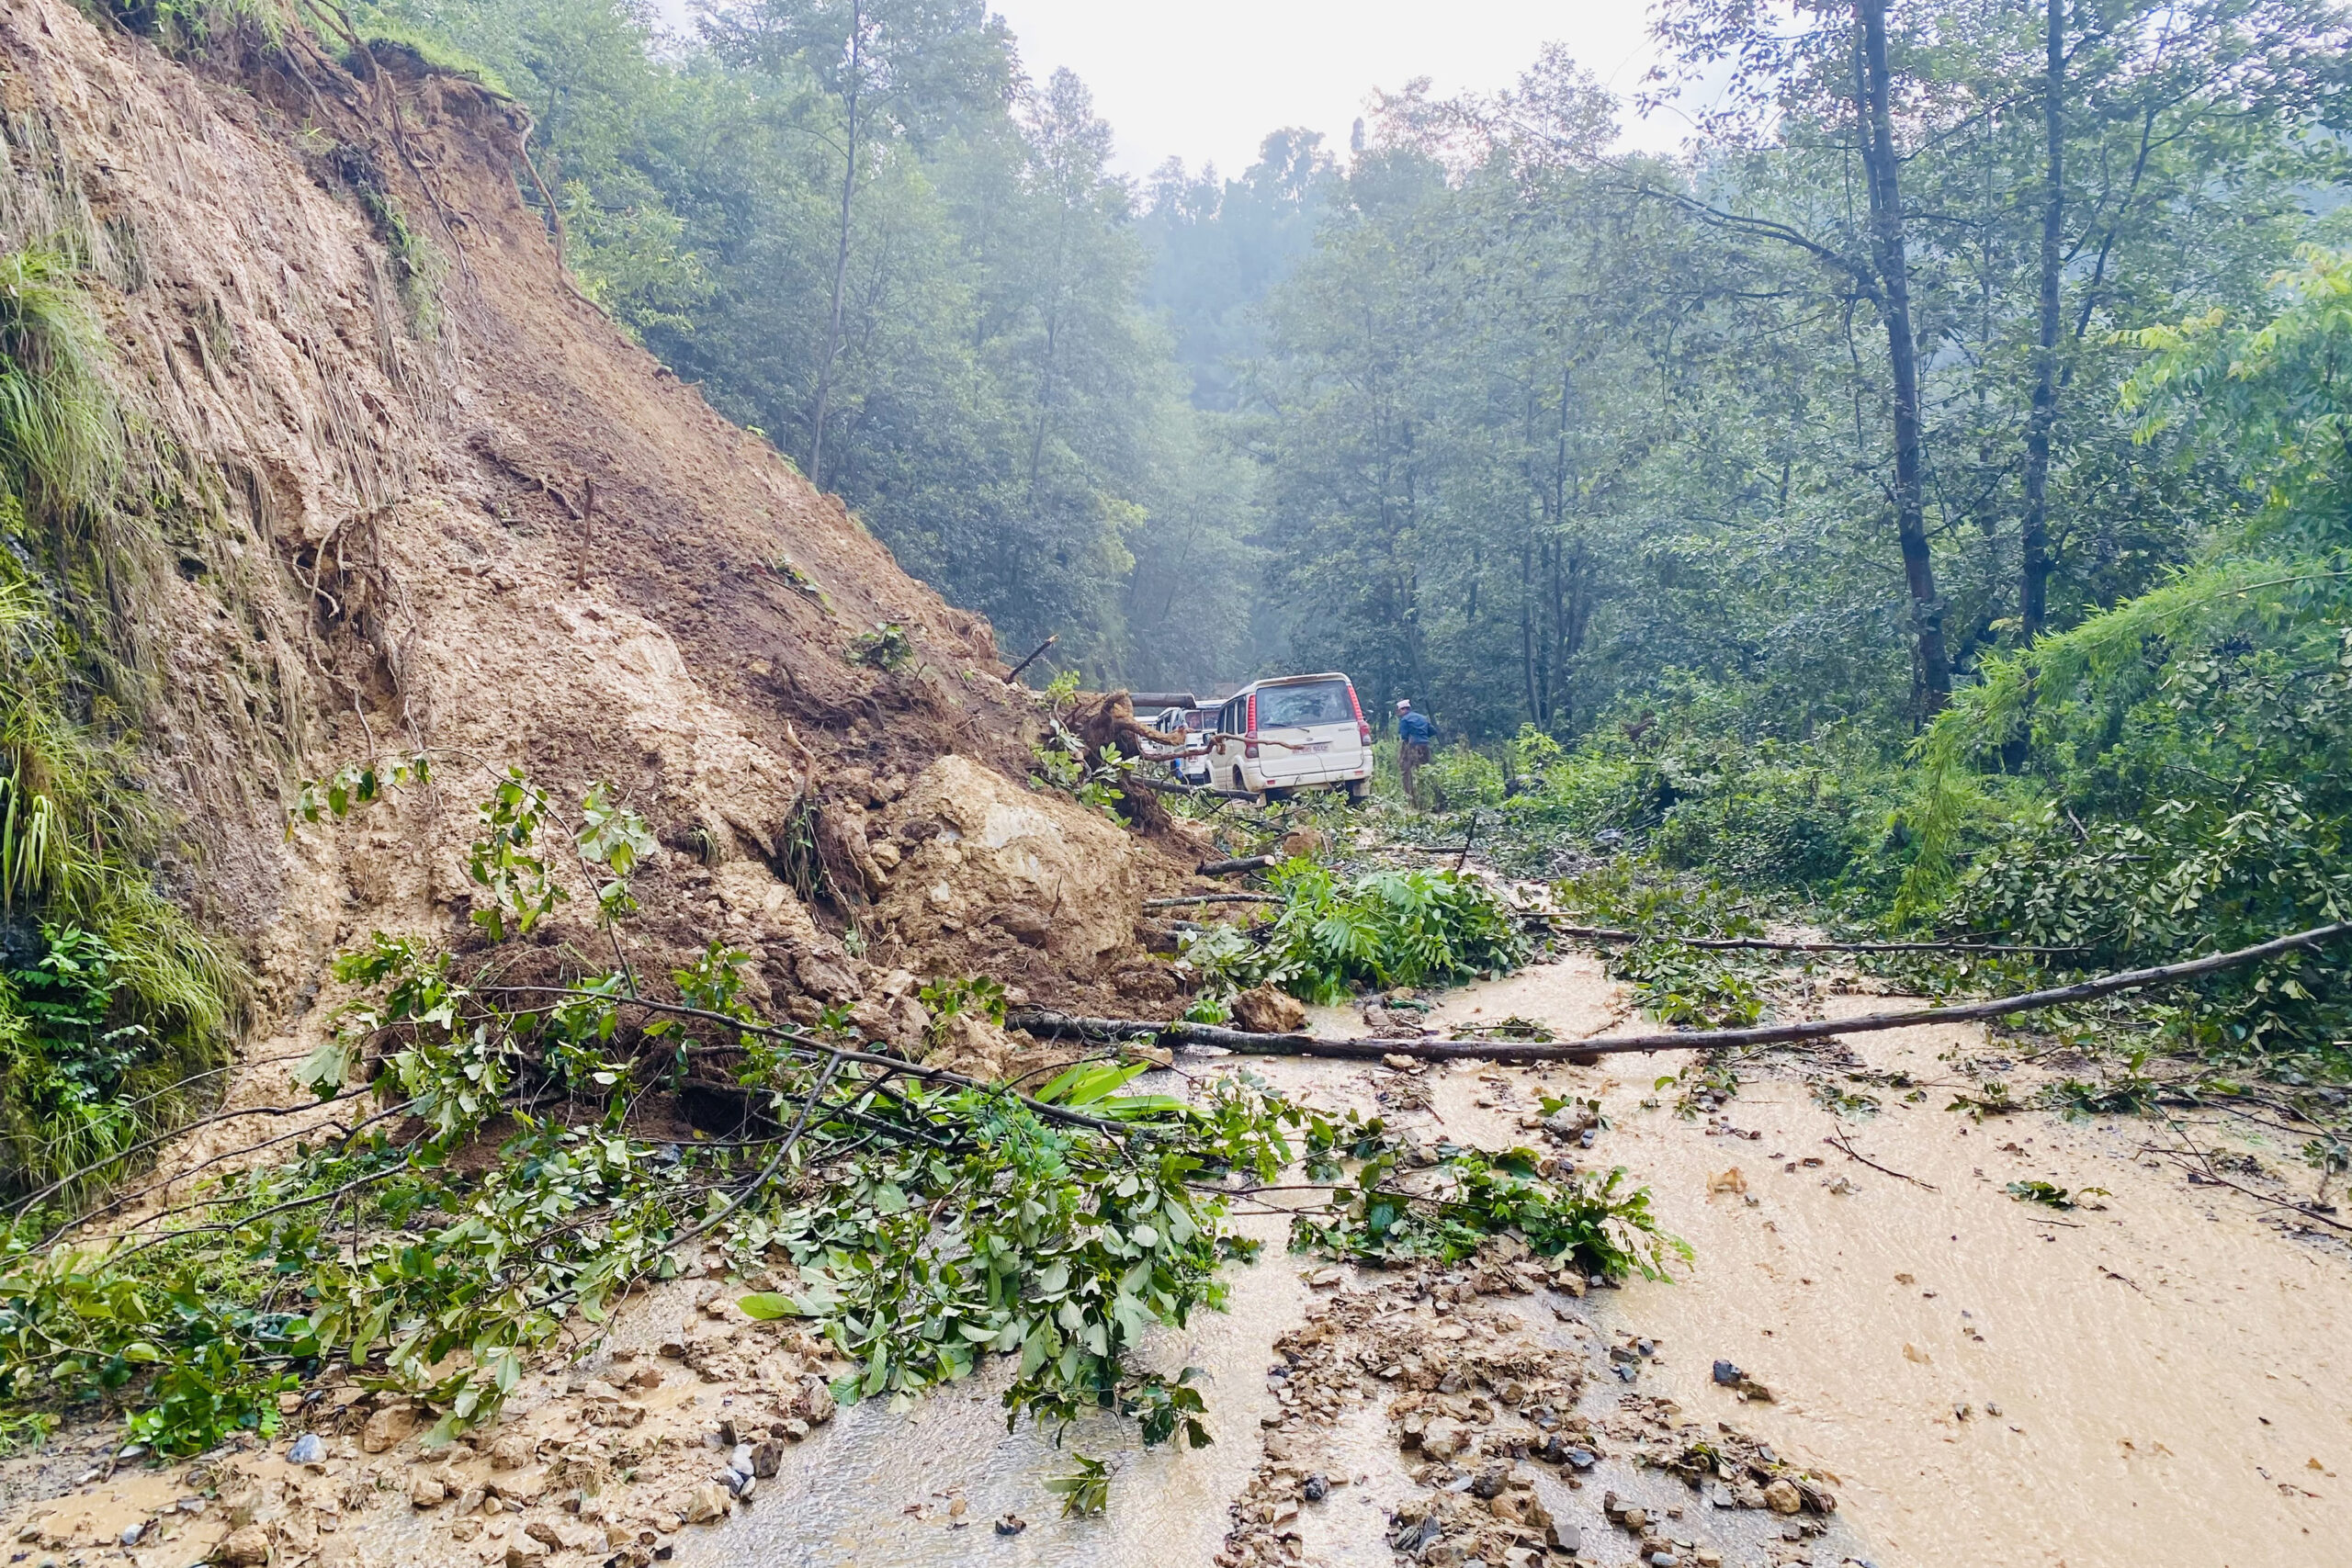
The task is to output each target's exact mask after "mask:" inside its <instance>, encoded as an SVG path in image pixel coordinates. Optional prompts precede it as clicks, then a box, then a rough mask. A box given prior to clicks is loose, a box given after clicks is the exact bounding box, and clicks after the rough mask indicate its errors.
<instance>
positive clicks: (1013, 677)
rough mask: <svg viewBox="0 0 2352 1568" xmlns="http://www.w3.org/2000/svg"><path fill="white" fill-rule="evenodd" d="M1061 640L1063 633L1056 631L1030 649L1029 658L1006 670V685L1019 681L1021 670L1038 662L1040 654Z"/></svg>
mask: <svg viewBox="0 0 2352 1568" xmlns="http://www.w3.org/2000/svg"><path fill="white" fill-rule="evenodd" d="M1061 640H1062V634H1061V633H1059V632H1056V633H1055V634H1054V635H1053V636H1051V637H1047V638H1046V640H1045V641H1043V642H1041V643H1039V644H1038V645H1037V646H1036V647H1035V648H1033V649H1030V650H1029V657H1028V658H1026V659H1024V660H1022V661H1021V662H1020V663H1018V664H1016V665H1014V666H1013V667H1012V669H1010V670H1008V671H1005V672H1004V683H1005V684H1006V685H1008V686H1010V685H1012V683H1013V682H1015V681H1018V680H1019V679H1021V672H1022V671H1023V670H1026V669H1028V668H1029V666H1031V665H1032V664H1035V663H1036V662H1037V658H1038V655H1040V654H1042V653H1044V652H1045V651H1046V649H1049V648H1051V647H1053V646H1054V644H1056V643H1057V642H1059V641H1061Z"/></svg>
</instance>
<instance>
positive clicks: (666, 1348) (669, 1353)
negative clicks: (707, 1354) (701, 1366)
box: [653, 1339, 686, 1361]
mask: <svg viewBox="0 0 2352 1568" xmlns="http://www.w3.org/2000/svg"><path fill="white" fill-rule="evenodd" d="M653 1353H654V1354H655V1355H657V1356H660V1357H661V1358H662V1359H664V1360H670V1361H683V1360H684V1359H686V1348H685V1345H684V1343H683V1342H682V1341H679V1340H676V1339H664V1340H663V1341H662V1344H661V1348H658V1349H656V1350H655V1351H654V1352H653Z"/></svg>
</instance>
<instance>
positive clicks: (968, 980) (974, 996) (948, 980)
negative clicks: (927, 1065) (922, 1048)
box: [916, 975, 1005, 1044]
mask: <svg viewBox="0 0 2352 1568" xmlns="http://www.w3.org/2000/svg"><path fill="white" fill-rule="evenodd" d="M916 997H917V999H919V1000H920V1001H921V1002H922V1005H923V1008H924V1010H925V1011H927V1012H929V1013H930V1014H931V1024H930V1027H929V1031H928V1032H929V1035H930V1038H931V1042H932V1043H933V1044H937V1043H939V1042H941V1041H942V1040H944V1039H945V1038H946V1034H947V1025H948V1022H949V1021H950V1020H952V1019H954V1018H955V1017H956V1015H958V1014H959V1013H965V1012H969V1013H973V1014H975V1015H977V1016H978V1017H980V1018H984V1019H986V1020H988V1021H989V1022H990V1023H993V1024H997V1025H999V1026H1001V1025H1002V1024H1003V1022H1004V1009H1005V995H1004V987H1003V986H1002V985H1001V983H999V982H998V981H995V980H991V979H990V978H989V977H988V976H986V975H943V976H940V977H939V978H937V979H934V980H925V981H924V982H923V983H922V989H921V990H920V991H918V992H917V993H916Z"/></svg>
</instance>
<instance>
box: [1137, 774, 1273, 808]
mask: <svg viewBox="0 0 2352 1568" xmlns="http://www.w3.org/2000/svg"><path fill="white" fill-rule="evenodd" d="M1129 784H1134V785H1136V786H1137V787H1138V788H1141V789H1148V790H1153V791H1156V792H1157V793H1159V794H1160V795H1213V796H1215V797H1216V798H1217V799H1219V800H1249V801H1254V800H1256V799H1257V798H1258V797H1257V796H1256V795H1253V794H1251V793H1250V791H1248V790H1246V789H1219V788H1217V787H1216V785H1215V784H1185V783H1182V781H1180V780H1177V779H1148V778H1138V777H1136V776H1135V775H1133V774H1130V775H1129V776H1128V777H1126V778H1124V779H1122V780H1120V781H1119V787H1120V788H1121V789H1125V788H1126V787H1127V786H1128V785H1129Z"/></svg>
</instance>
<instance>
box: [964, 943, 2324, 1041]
mask: <svg viewBox="0 0 2352 1568" xmlns="http://www.w3.org/2000/svg"><path fill="white" fill-rule="evenodd" d="M2347 934H2352V920H2338V921H2336V922H2335V924H2333V925H2325V926H2314V927H2313V928H2312V929H2311V930H2310V931H2297V932H2295V933H2294V934H2293V935H2292V936H2282V937H2278V938H2276V939H2274V940H2272V941H2270V942H2261V943H2259V944H2257V945H2256V946H2253V947H2242V948H2240V949H2238V950H2237V951H2236V952H2234V953H2211V954H2209V955H2208V956H2206V957H2203V958H2192V959H2189V960H2188V961H2187V962H2185V963H2180V964H2163V965H2160V966H2158V967H2156V968H2154V969H2131V970H2126V971H2124V972H2123V973H2121V974H2118V975H2105V976H2100V977H2098V979H2095V980H2084V981H2081V982H2078V983H2077V984H2075V985H2072V986H2058V987H2052V988H2051V989H2049V990H2045V991H2028V992H2026V993H2024V994H2023V995H2021V996H2015V997H1996V998H1992V999H1990V1000H1987V1001H1981V1002H1966V1003H1962V1005H1960V1006H1958V1007H1937V1008H1915V1009H1912V1010H1908V1011H1905V1012H1874V1013H1864V1014H1862V1015H1860V1017H1857V1018H1839V1019H1826V1018H1825V1019H1814V1020H1810V1021H1806V1022H1803V1023H1767V1024H1758V1025H1756V1026H1755V1027H1753V1028H1748V1029H1691V1030H1677V1031H1675V1032H1671V1033H1665V1034H1621V1035H1615V1036H1610V1037H1604V1038H1601V1039H1592V1040H1556V1041H1554V1040H1381V1039H1362V1040H1327V1039H1323V1038H1321V1037H1319V1036H1317V1035H1313V1034H1250V1033H1247V1032H1243V1031H1241V1030H1238V1029H1223V1028H1219V1027H1217V1026H1216V1025H1215V1024H1206V1023H1185V1022H1182V1021H1173V1022H1167V1023H1161V1022H1158V1021H1152V1020H1148V1019H1128V1018H1073V1017H1069V1016H1068V1015H1066V1014H1062V1013H1050V1012H1027V1013H1016V1014H1014V1015H1012V1017H1011V1018H1009V1019H1008V1020H1007V1022H1008V1023H1009V1024H1011V1025H1012V1026H1013V1027H1014V1028H1018V1029H1025V1030H1027V1031H1028V1032H1030V1033H1032V1034H1042V1035H1054V1034H1072V1035H1080V1036H1085V1037H1090V1038H1093V1039H1098V1040H1105V1039H1107V1040H1136V1039H1157V1040H1159V1041H1162V1042H1165V1043H1171V1044H1190V1045H1215V1046H1219V1047H1222V1048H1223V1049H1225V1050H1227V1051H1234V1052H1238V1053H1241V1054H1244V1055H1254V1056H1336V1057H1340V1058H1343V1059H1350V1060H1356V1061H1367V1060H1368V1061H1377V1060H1379V1059H1380V1058H1381V1057H1383V1056H1410V1057H1413V1058H1414V1059H1415V1060H1417V1061H1428V1062H1444V1061H1461V1060H1469V1061H1480V1062H1561V1061H1570V1060H1575V1059H1578V1058H1583V1057H1597V1056H1611V1055H1624V1054H1625V1053H1628V1052H1633V1051H1713V1050H1717V1049H1721V1048H1724V1047H1727V1046H1741V1045H1783V1044H1792V1043H1796V1042H1798V1041H1804V1040H1826V1039H1828V1038H1830V1037H1832V1036H1833V1035H1839V1034H1867V1033H1871V1032H1876V1031H1879V1030H1886V1029H1910V1028H1914V1027H1916V1026H1918V1025H1921V1024H1932V1023H1974V1022H1979V1021H1983V1020H1985V1019H1988V1018H2005V1017H2007V1016H2008V1015H2009V1014H2011V1013H2018V1012H2030V1011H2032V1010H2035V1009H2036V1008H2047V1007H2060V1006H2064V1004H2066V1003H2068V1002H2084V1001H2091V1000H2094V999H2096V998H2099V997H2106V996H2112V995H2114V994H2115V993H2116V992H2118V991H2130V990H2136V989H2138V988H2140V987H2143V986H2161V985H2167V984H2170V983H2171V982H2173V981H2177V980H2189V979H2194V978H2196V977H2197V976H2200V975H2212V974H2217V973H2219V972H2221V971H2222V970H2224V969H2236V968H2241V967H2243V966H2245V964H2259V963H2260V962H2262V960H2264V959H2266V958H2277V957H2278V956H2280V955H2281V954H2283V953H2291V952H2293V951H2294V950H2295V949H2297V948H2299V947H2318V946H2321V945H2323V944H2324V943H2326V942H2333V941H2335V940H2336V939H2337V938H2339V937H2342V936H2346V935H2347Z"/></svg>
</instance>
